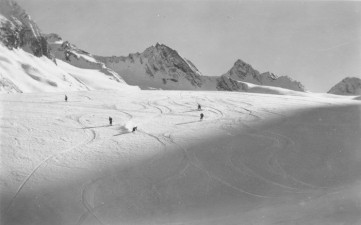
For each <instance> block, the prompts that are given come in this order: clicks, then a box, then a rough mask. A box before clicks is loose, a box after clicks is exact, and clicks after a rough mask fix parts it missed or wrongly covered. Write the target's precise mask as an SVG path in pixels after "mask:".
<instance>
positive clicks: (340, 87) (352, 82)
mask: <svg viewBox="0 0 361 225" xmlns="http://www.w3.org/2000/svg"><path fill="white" fill-rule="evenodd" d="M327 93H330V94H335V95H361V79H360V78H357V77H346V78H345V79H343V80H342V81H340V82H339V83H337V84H336V85H335V86H333V87H332V88H331V89H330V90H329V91H328V92H327Z"/></svg>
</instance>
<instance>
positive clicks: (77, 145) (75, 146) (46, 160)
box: [6, 130, 96, 212]
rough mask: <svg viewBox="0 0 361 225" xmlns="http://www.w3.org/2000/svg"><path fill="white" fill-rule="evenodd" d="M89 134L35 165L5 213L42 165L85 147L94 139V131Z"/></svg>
mask: <svg viewBox="0 0 361 225" xmlns="http://www.w3.org/2000/svg"><path fill="white" fill-rule="evenodd" d="M87 133H89V134H87V137H88V138H87V139H85V140H83V141H81V142H79V143H78V144H76V145H74V146H72V147H70V148H68V149H66V150H64V151H61V152H57V153H54V154H52V155H50V156H48V157H47V158H45V159H44V160H42V161H41V162H40V163H39V164H37V166H36V167H35V168H34V169H33V170H32V171H31V172H30V173H29V175H28V176H27V177H26V178H25V179H24V180H23V182H22V183H21V184H20V186H19V187H18V189H17V191H16V193H15V195H14V196H13V197H12V199H11V200H10V202H9V204H8V206H7V207H6V212H8V211H9V210H10V209H11V206H12V204H13V202H14V201H15V199H16V198H17V196H18V195H19V194H20V192H21V190H22V189H23V188H24V186H25V185H26V183H27V182H28V181H29V180H30V179H31V177H32V176H34V174H35V173H36V172H37V171H38V170H39V169H40V168H41V167H42V166H43V165H46V164H47V163H48V162H49V161H50V160H51V159H53V158H55V157H56V156H58V155H61V154H65V153H67V152H70V151H73V150H74V149H77V148H80V147H82V146H84V145H87V144H89V143H91V142H92V141H93V140H94V139H95V137H96V134H95V131H94V130H91V131H90V132H87Z"/></svg>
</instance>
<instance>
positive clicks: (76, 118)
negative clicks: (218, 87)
mask: <svg viewBox="0 0 361 225" xmlns="http://www.w3.org/2000/svg"><path fill="white" fill-rule="evenodd" d="M64 94H67V95H68V97H69V99H68V102H64ZM0 102H1V104H0V106H1V107H2V109H1V117H0V119H1V120H0V121H1V134H0V135H1V138H0V140H1V159H2V160H1V171H2V173H1V177H0V187H1V195H0V196H1V205H0V206H1V220H2V223H4V224H37V225H41V224H78V225H79V224H104V225H105V224H358V223H359V222H360V221H361V216H360V213H359V212H360V211H361V195H360V192H359V190H360V187H361V185H360V178H361V177H360V176H361V173H360V172H361V163H360V161H361V152H360V148H359V146H361V139H360V137H361V119H360V115H361V113H360V110H361V108H360V106H361V105H360V102H359V101H356V100H351V99H350V98H346V97H345V98H340V97H339V98H324V97H322V96H320V95H314V96H311V94H310V96H309V97H302V96H286V95H267V94H253V93H235V92H196V91H135V90H124V91H83V92H72V93H34V94H21V95H19V94H15V95H0ZM197 103H199V104H201V106H202V111H198V110H197ZM201 112H202V113H204V114H205V118H204V120H203V121H200V120H199V114H200V113H201ZM109 116H111V117H112V118H113V126H109V121H108V117H109ZM133 126H137V127H138V130H137V131H136V132H134V133H132V132H131V128H132V127H133Z"/></svg>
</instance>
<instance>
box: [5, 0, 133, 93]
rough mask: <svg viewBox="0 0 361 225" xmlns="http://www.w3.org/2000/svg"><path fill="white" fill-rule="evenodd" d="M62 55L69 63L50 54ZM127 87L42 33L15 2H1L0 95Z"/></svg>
mask: <svg viewBox="0 0 361 225" xmlns="http://www.w3.org/2000/svg"><path fill="white" fill-rule="evenodd" d="M48 41H49V43H50V44H48ZM58 45H60V47H59V46H58ZM52 48H53V49H52ZM59 49H60V50H59ZM64 52H65V53H67V55H66V56H67V58H66V59H68V60H66V59H65V61H67V62H68V63H67V62H62V61H60V60H58V61H56V59H55V58H54V56H53V55H55V57H57V58H58V59H62V60H64ZM74 55H75V56H79V55H80V56H79V57H78V58H79V59H78V58H76V57H72V56H74ZM88 55H89V54H88ZM86 57H87V59H88V60H81V59H83V58H86ZM69 63H71V64H73V65H74V66H73V65H70V64H69ZM129 87H130V86H129V85H127V84H126V83H125V82H124V81H123V79H122V78H121V77H120V76H119V75H118V74H117V73H115V72H114V71H112V70H110V69H108V68H106V67H105V66H104V64H102V63H100V62H96V60H95V59H92V58H91V56H87V55H86V54H85V52H84V53H83V52H82V51H80V50H78V49H76V47H75V46H73V45H70V44H69V43H67V42H62V41H61V39H60V40H59V37H58V36H57V35H43V34H41V31H40V29H39V28H38V26H37V25H36V24H35V23H34V22H33V21H32V20H31V18H30V16H29V15H28V14H26V12H25V11H24V10H23V9H22V8H21V7H20V6H19V5H18V4H17V3H15V2H13V1H10V0H0V93H16V92H20V93H21V92H55V91H79V90H96V89H123V88H129Z"/></svg>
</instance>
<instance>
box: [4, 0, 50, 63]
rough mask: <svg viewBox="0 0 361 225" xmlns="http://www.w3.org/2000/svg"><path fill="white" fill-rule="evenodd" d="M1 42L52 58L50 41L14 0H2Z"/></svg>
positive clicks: (10, 47)
mask: <svg viewBox="0 0 361 225" xmlns="http://www.w3.org/2000/svg"><path fill="white" fill-rule="evenodd" d="M0 14H1V15H2V16H3V19H2V22H1V23H0V42H2V43H3V44H4V45H5V46H6V47H7V48H9V49H14V48H22V49H24V50H25V51H27V52H29V53H31V54H34V55H35V56H38V57H40V56H43V55H44V56H47V57H48V58H50V59H51V58H52V56H51V54H50V48H49V46H48V43H47V41H46V39H45V38H44V36H43V35H41V32H40V30H39V28H38V26H37V25H36V24H35V23H34V22H33V21H32V20H31V18H30V16H29V15H28V14H26V12H25V11H24V10H23V9H22V8H21V7H20V6H19V5H18V4H17V3H16V2H14V1H12V0H0Z"/></svg>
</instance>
